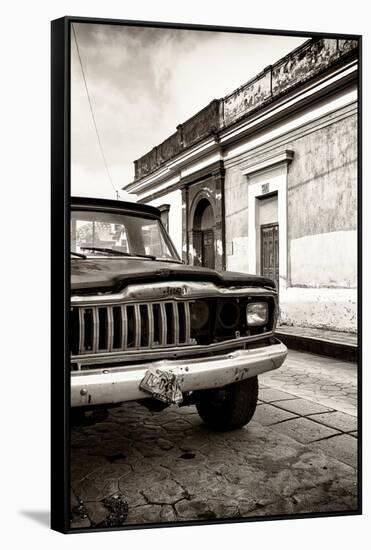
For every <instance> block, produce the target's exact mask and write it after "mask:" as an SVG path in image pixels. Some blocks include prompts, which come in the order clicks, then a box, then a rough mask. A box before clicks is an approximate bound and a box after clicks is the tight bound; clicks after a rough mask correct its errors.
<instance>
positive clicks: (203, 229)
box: [193, 198, 215, 269]
mask: <svg viewBox="0 0 371 550" xmlns="http://www.w3.org/2000/svg"><path fill="white" fill-rule="evenodd" d="M214 226H215V218H214V211H213V208H212V206H211V204H210V202H209V201H208V200H207V199H205V198H202V199H201V200H200V201H199V202H198V204H197V206H196V209H195V213H194V217H193V249H194V264H195V265H203V266H205V267H209V268H211V269H215V238H214Z"/></svg>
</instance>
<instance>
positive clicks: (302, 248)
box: [66, 18, 360, 532]
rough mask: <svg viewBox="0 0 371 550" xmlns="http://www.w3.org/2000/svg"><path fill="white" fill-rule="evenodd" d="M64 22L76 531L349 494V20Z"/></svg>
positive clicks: (353, 77) (195, 518)
mask: <svg viewBox="0 0 371 550" xmlns="http://www.w3.org/2000/svg"><path fill="white" fill-rule="evenodd" d="M67 25H68V29H69V34H68V36H69V43H68V55H69V57H70V66H69V71H70V73H69V82H70V89H69V94H70V100H69V101H70V122H69V124H70V197H68V201H69V206H70V212H69V219H68V224H69V228H68V229H69V231H70V237H69V238H70V242H69V250H68V252H69V256H70V260H69V270H70V283H69V284H70V296H69V300H70V308H69V312H68V331H69V332H68V342H69V349H68V358H69V366H70V373H69V374H68V385H69V402H68V403H66V407H68V411H69V443H70V448H68V449H67V455H68V464H67V465H66V468H68V472H69V476H68V479H69V487H68V491H69V494H70V501H69V506H68V508H69V530H70V532H74V531H89V530H100V529H102V530H104V529H107V528H122V529H125V528H142V527H149V526H151V527H165V526H167V525H187V524H193V525H194V524H205V523H210V522H211V523H217V522H237V521H253V520H258V519H259V520H261V519H266V520H269V519H274V518H291V517H295V518H298V517H302V518H305V517H313V516H328V515H336V514H337V515H350V514H359V513H360V484H359V480H360V453H359V439H358V426H359V411H360V406H359V389H360V387H359V379H360V378H359V376H360V375H359V369H360V353H359V342H358V332H359V325H360V315H359V312H360V307H359V297H360V294H359V293H360V288H359V282H360V270H359V257H358V250H359V241H360V236H359V219H360V217H359V212H360V181H359V163H360V143H359V141H360V139H359V135H360V134H359V116H360V107H359V105H360V97H359V95H360V94H359V81H360V80H359V79H360V37H359V36H357V35H340V34H339V35H337V34H328V35H317V34H315V33H314V34H313V35H309V34H308V33H307V32H304V31H305V30H306V29H302V30H303V32H298V33H297V34H295V33H294V32H285V31H278V30H275V31H269V30H266V31H264V30H256V31H254V30H253V29H245V30H243V29H233V28H223V27H220V28H218V27H201V26H199V27H197V26H193V27H192V26H188V27H187V26H186V25H183V26H182V25H179V26H176V25H175V24H174V25H171V24H165V23H164V24H159V23H157V24H151V23H140V22H128V21H123V22H121V23H120V22H118V21H115V22H113V21H112V22H110V21H109V20H101V21H100V20H96V21H94V20H85V21H84V20H81V19H79V18H69V19H68V21H67ZM329 30H331V31H332V32H336V29H329Z"/></svg>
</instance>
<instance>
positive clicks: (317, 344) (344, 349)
mask: <svg viewBox="0 0 371 550" xmlns="http://www.w3.org/2000/svg"><path fill="white" fill-rule="evenodd" d="M276 335H277V338H279V339H280V340H282V342H283V343H284V344H286V346H287V347H288V348H290V349H293V350H297V351H302V352H309V353H315V354H317V355H324V356H328V357H334V358H337V359H341V360H342V361H354V362H356V361H357V360H358V337H357V334H354V333H349V332H337V331H334V330H326V329H320V328H304V327H296V326H286V325H278V326H277V330H276Z"/></svg>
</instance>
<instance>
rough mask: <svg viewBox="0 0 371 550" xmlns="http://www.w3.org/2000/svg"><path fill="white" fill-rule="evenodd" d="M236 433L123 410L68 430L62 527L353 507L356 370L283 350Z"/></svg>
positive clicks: (135, 408)
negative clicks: (68, 492) (67, 493)
mask: <svg viewBox="0 0 371 550" xmlns="http://www.w3.org/2000/svg"><path fill="white" fill-rule="evenodd" d="M259 381H260V391H259V405H258V407H257V410H256V413H255V416H254V418H253V420H252V421H251V422H250V424H249V425H248V426H246V427H245V428H244V429H241V430H236V431H233V432H228V433H215V432H212V431H210V430H208V429H206V428H205V427H204V425H203V424H202V421H201V420H200V418H199V416H198V414H197V412H196V409H195V407H184V408H178V407H170V408H168V409H166V410H165V411H163V412H161V413H152V412H149V411H147V410H146V409H145V408H144V407H142V406H140V405H138V404H136V403H129V404H126V405H124V406H122V407H120V408H116V409H112V410H111V411H110V414H109V415H108V417H107V418H106V419H105V420H104V421H103V422H101V423H98V424H95V425H91V426H89V425H86V426H78V427H76V428H74V429H73V432H72V438H71V447H72V462H71V464H72V466H71V467H72V471H71V476H72V497H71V508H72V522H71V527H74V528H84V527H95V526H114V525H120V524H122V523H124V524H143V523H154V522H156V523H157V522H169V521H184V520H197V519H201V520H205V519H215V518H218V519H221V518H238V517H256V516H272V515H277V514H279V515H283V514H292V513H306V512H332V511H351V510H355V509H356V508H357V486H356V484H357V478H356V462H357V418H356V405H357V368H356V365H355V364H353V363H347V362H341V361H339V360H335V359H331V358H323V357H319V356H316V355H310V354H304V353H299V352H294V351H290V352H289V356H288V358H287V360H286V362H285V364H284V366H283V367H282V368H281V369H278V370H277V371H273V372H269V373H266V374H264V375H262V376H261V377H260V379H259Z"/></svg>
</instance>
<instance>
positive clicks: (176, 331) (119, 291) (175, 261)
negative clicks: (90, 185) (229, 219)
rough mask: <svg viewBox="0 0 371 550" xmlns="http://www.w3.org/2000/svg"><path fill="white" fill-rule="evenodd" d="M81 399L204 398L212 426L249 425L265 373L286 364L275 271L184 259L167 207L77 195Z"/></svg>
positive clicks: (74, 265)
mask: <svg viewBox="0 0 371 550" xmlns="http://www.w3.org/2000/svg"><path fill="white" fill-rule="evenodd" d="M71 208H72V210H71V309H70V317H69V321H70V322H69V325H70V335H69V339H70V350H71V406H72V407H74V408H75V409H74V410H79V411H88V410H92V409H93V410H94V409H97V408H100V407H103V408H109V407H113V406H116V405H120V404H121V403H123V402H125V401H133V400H134V401H140V402H141V403H142V404H144V405H145V406H147V407H149V408H151V409H153V410H161V409H162V408H164V407H166V406H168V405H170V404H173V403H175V404H178V405H180V406H183V405H190V404H195V405H196V407H197V410H198V413H199V415H200V416H201V418H202V420H203V421H204V422H205V424H206V425H207V426H209V427H210V428H212V429H216V430H230V429H234V428H239V427H242V426H244V425H245V424H247V423H248V422H249V421H250V419H251V418H252V416H253V414H254V412H255V408H256V404H257V399H258V379H257V376H258V375H259V374H261V373H263V372H265V371H269V370H272V369H277V368H278V367H280V366H281V365H282V363H283V361H284V359H285V357H286V354H287V350H286V347H285V346H284V345H283V344H282V343H281V342H279V341H278V340H277V339H276V338H275V337H274V330H275V324H276V318H277V308H278V306H277V293H276V289H275V284H274V283H273V281H271V280H270V279H266V278H263V277H258V276H254V275H248V274H245V273H232V272H216V271H214V270H211V269H206V268H204V267H198V266H192V265H185V264H184V263H183V262H182V261H181V259H180V258H179V256H178V254H177V252H176V250H175V247H174V245H173V244H172V242H171V239H170V237H169V235H168V234H167V232H166V231H165V228H164V226H163V224H162V223H161V218H160V212H159V211H158V210H157V209H156V208H153V207H151V206H146V205H143V204H135V203H129V202H122V201H110V200H104V199H87V198H73V199H72V200H71Z"/></svg>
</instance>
